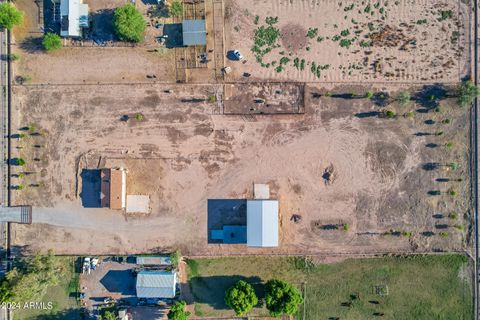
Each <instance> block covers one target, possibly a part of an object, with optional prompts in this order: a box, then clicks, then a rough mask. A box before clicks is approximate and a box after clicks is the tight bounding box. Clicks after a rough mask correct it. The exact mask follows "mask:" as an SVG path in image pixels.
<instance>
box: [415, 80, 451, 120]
mask: <svg viewBox="0 0 480 320" xmlns="http://www.w3.org/2000/svg"><path fill="white" fill-rule="evenodd" d="M447 94H448V90H447V88H445V86H444V85H443V84H439V83H436V84H432V85H425V86H423V88H422V89H421V90H420V91H418V92H416V93H415V94H414V96H413V97H412V100H414V101H415V102H416V103H418V104H419V105H421V106H422V108H420V109H418V110H417V112H420V113H422V112H423V113H425V112H428V111H429V110H432V109H435V108H436V107H438V105H439V103H440V101H441V100H442V99H445V98H446V97H447Z"/></svg>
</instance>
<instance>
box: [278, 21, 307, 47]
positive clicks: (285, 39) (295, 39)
mask: <svg viewBox="0 0 480 320" xmlns="http://www.w3.org/2000/svg"><path fill="white" fill-rule="evenodd" d="M306 35H307V30H305V28H304V27H302V26H301V25H299V24H293V23H289V24H287V25H285V26H284V27H282V29H281V30H280V39H281V40H282V46H283V47H284V48H286V49H287V50H288V51H292V52H298V51H299V50H300V49H303V48H305V47H306V46H307V43H308V38H307V36H306Z"/></svg>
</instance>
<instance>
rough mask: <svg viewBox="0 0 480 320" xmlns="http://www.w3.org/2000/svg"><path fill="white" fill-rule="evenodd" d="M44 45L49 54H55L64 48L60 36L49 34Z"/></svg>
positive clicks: (43, 42) (44, 40)
mask: <svg viewBox="0 0 480 320" xmlns="http://www.w3.org/2000/svg"><path fill="white" fill-rule="evenodd" d="M42 45H43V48H44V49H45V50H46V51H47V52H53V51H56V50H58V49H60V48H61V47H62V39H61V38H60V36H59V35H58V34H56V33H53V32H48V33H47V34H46V35H44V36H43V40H42Z"/></svg>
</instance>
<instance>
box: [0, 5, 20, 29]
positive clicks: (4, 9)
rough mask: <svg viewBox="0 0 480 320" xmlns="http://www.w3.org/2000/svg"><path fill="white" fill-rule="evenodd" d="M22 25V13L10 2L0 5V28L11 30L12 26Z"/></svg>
mask: <svg viewBox="0 0 480 320" xmlns="http://www.w3.org/2000/svg"><path fill="white" fill-rule="evenodd" d="M22 23H23V12H21V11H19V10H18V9H17V8H15V6H14V5H13V4H11V3H10V2H2V3H1V4H0V26H1V27H3V28H7V29H8V30H12V28H13V27H14V26H18V25H21V24H22Z"/></svg>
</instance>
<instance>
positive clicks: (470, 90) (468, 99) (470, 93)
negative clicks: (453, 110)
mask: <svg viewBox="0 0 480 320" xmlns="http://www.w3.org/2000/svg"><path fill="white" fill-rule="evenodd" d="M479 95H480V89H479V88H478V87H476V86H475V84H473V82H472V81H470V80H467V81H463V82H462V84H461V85H460V86H459V88H458V104H459V105H460V106H461V107H466V106H469V105H471V104H472V103H473V100H474V99H475V98H476V97H478V96H479Z"/></svg>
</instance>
